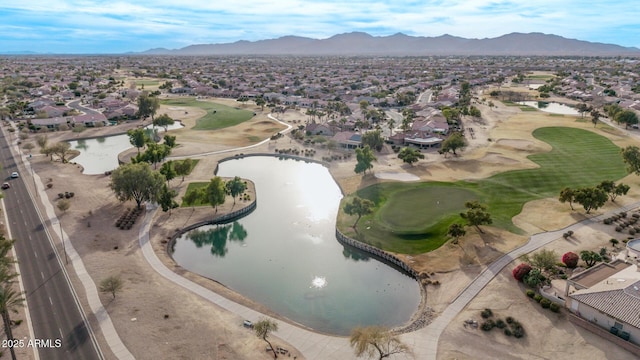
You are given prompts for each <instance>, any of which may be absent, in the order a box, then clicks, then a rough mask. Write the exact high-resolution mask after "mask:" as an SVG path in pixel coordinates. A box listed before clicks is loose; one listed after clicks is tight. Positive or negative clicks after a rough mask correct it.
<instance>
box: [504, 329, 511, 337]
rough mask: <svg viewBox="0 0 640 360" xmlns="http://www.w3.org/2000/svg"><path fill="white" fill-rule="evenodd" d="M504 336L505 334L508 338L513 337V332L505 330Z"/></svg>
mask: <svg viewBox="0 0 640 360" xmlns="http://www.w3.org/2000/svg"><path fill="white" fill-rule="evenodd" d="M504 334H505V335H506V336H511V335H513V333H512V332H511V330H509V329H504Z"/></svg>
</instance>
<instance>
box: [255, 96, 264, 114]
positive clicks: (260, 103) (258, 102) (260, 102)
mask: <svg viewBox="0 0 640 360" xmlns="http://www.w3.org/2000/svg"><path fill="white" fill-rule="evenodd" d="M266 103H267V101H266V100H265V99H264V98H263V97H262V96H258V97H257V98H256V105H258V106H260V111H264V105H265V104H266Z"/></svg>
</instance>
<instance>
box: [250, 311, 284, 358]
mask: <svg viewBox="0 0 640 360" xmlns="http://www.w3.org/2000/svg"><path fill="white" fill-rule="evenodd" d="M253 331H254V332H255V334H256V336H257V337H259V338H260V339H262V340H264V341H265V342H266V343H267V344H268V345H269V348H270V349H271V351H272V352H273V358H274V359H277V358H278V353H277V352H276V349H275V348H274V347H273V345H271V342H269V340H268V337H269V335H270V334H271V333H272V332H274V331H278V323H277V322H275V321H273V320H269V319H266V318H265V319H261V320H260V321H258V322H256V323H255V324H253Z"/></svg>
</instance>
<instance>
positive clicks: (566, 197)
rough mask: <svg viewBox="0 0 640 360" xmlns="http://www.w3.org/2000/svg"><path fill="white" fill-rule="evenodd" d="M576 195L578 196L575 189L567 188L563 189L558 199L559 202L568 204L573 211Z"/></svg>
mask: <svg viewBox="0 0 640 360" xmlns="http://www.w3.org/2000/svg"><path fill="white" fill-rule="evenodd" d="M575 195H576V194H575V191H574V190H573V189H571V188H568V187H566V188H564V189H562V191H560V197H559V198H558V200H559V201H560V202H561V203H566V202H568V203H569V206H571V210H574V208H573V201H574V198H575Z"/></svg>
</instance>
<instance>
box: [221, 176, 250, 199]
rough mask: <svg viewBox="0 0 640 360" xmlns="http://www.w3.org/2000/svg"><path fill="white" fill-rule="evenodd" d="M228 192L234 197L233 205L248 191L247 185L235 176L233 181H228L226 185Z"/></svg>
mask: <svg viewBox="0 0 640 360" xmlns="http://www.w3.org/2000/svg"><path fill="white" fill-rule="evenodd" d="M225 187H226V189H227V192H228V193H229V194H230V195H231V197H233V204H234V205H235V203H236V198H237V197H238V195H240V194H242V193H243V192H244V191H245V190H246V189H247V184H245V182H244V180H242V179H241V178H240V177H238V176H235V177H234V178H233V179H231V180H229V181H227V183H226V184H225Z"/></svg>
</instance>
